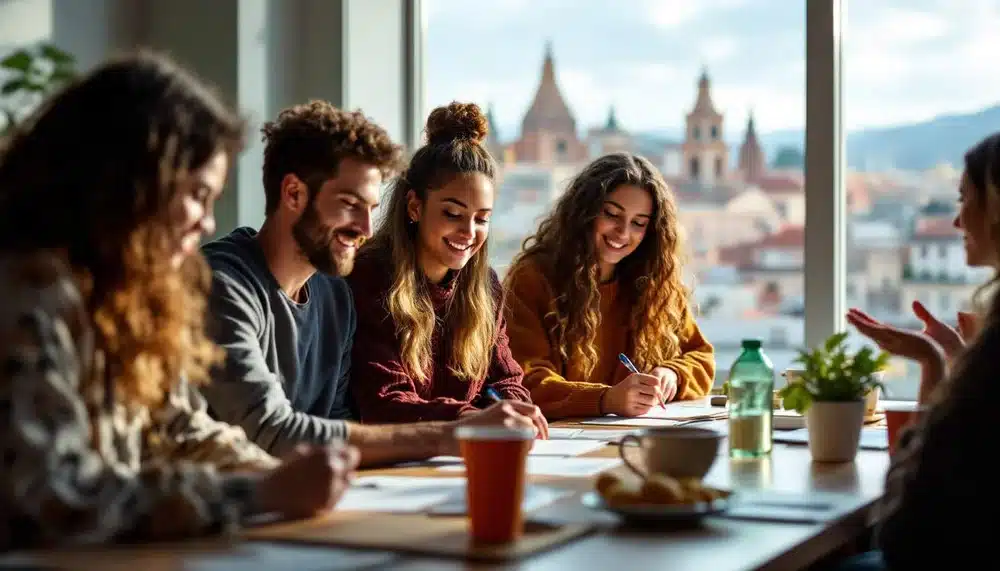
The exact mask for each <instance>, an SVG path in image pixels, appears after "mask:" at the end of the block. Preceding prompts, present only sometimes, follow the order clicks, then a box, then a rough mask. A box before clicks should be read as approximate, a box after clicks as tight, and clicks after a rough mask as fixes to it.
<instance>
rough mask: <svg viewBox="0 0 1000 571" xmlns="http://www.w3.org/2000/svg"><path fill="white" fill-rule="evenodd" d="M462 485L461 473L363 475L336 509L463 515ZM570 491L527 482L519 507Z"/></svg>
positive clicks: (526, 508)
mask: <svg viewBox="0 0 1000 571" xmlns="http://www.w3.org/2000/svg"><path fill="white" fill-rule="evenodd" d="M457 467H458V468H460V469H462V470H464V469H465V467H464V466H457ZM465 487H466V481H465V478H464V477H449V478H416V477H412V476H365V477H361V478H358V479H356V480H355V481H354V484H353V485H352V486H351V489H349V490H348V491H347V493H346V494H344V497H343V498H341V500H340V502H339V503H338V504H337V510H357V511H372V512H383V513H423V512H426V513H431V514H435V515H462V514H464V513H465V512H466V510H467V507H466V503H465ZM572 493H573V491H572V490H566V489H561V488H554V487H552V486H539V485H528V486H526V487H525V489H524V501H523V503H522V509H524V511H526V512H530V511H533V510H536V509H538V508H541V507H544V506H546V505H548V504H551V503H552V502H555V501H557V500H560V499H562V498H564V497H567V496H569V495H570V494H572Z"/></svg>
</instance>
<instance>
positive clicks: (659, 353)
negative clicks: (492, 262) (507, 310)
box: [507, 153, 688, 376]
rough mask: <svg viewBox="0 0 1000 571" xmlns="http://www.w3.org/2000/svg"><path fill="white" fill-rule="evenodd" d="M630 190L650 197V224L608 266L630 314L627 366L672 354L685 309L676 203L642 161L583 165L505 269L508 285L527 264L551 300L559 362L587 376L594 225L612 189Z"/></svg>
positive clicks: (594, 312) (595, 310)
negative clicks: (630, 353)
mask: <svg viewBox="0 0 1000 571" xmlns="http://www.w3.org/2000/svg"><path fill="white" fill-rule="evenodd" d="M622 185H635V186H638V187H641V188H643V189H645V190H646V191H647V192H649V194H650V196H651V197H652V199H653V213H652V219H651V221H650V223H649V225H648V227H647V228H648V229H647V231H646V235H645V237H644V238H643V240H642V242H641V243H640V244H639V246H638V248H636V250H635V252H633V253H632V254H630V255H629V256H628V257H626V258H625V259H624V260H622V261H621V262H620V263H619V264H618V266H617V267H616V268H615V276H616V279H617V281H618V291H619V296H622V297H620V300H621V302H622V303H624V304H626V307H628V308H630V315H629V322H628V323H629V324H630V331H631V333H630V335H631V339H630V341H631V345H632V347H633V351H634V355H635V358H634V361H635V363H636V365H637V366H638V367H639V369H640V370H650V369H651V368H653V367H655V366H657V365H659V364H662V363H664V362H666V361H667V360H668V359H670V358H673V357H675V356H676V355H677V353H678V351H679V349H680V341H679V339H678V336H677V329H678V327H679V325H680V324H681V323H682V321H683V319H684V317H685V313H686V312H687V311H688V289H687V287H685V285H684V283H683V281H682V261H681V236H680V232H679V227H678V223H677V205H676V204H675V202H674V197H673V193H672V192H671V191H670V188H669V187H668V186H667V183H666V181H665V180H663V176H662V175H661V174H660V173H659V171H657V170H656V168H655V167H654V166H653V165H652V163H650V162H649V161H648V160H646V159H644V158H642V157H640V156H637V155H632V154H629V153H614V154H610V155H606V156H603V157H601V158H599V159H596V160H595V161H593V162H591V163H590V164H589V165H587V166H586V167H584V169H583V171H582V172H580V174H579V175H577V176H576V177H575V178H574V179H573V180H572V181H571V182H570V184H569V187H568V188H567V189H566V191H565V192H564V193H563V195H562V196H561V197H560V198H559V200H558V202H556V205H555V207H554V208H553V210H552V212H551V213H550V214H549V215H548V217H546V218H545V219H544V220H543V221H542V223H541V224H540V225H539V226H538V230H537V231H536V232H535V234H534V235H533V236H530V237H529V238H528V239H527V240H525V242H524V247H523V250H522V251H521V253H520V254H519V255H518V256H517V258H515V260H514V262H513V263H512V264H511V268H510V270H509V271H508V273H507V279H508V281H509V280H510V279H511V278H512V277H513V276H515V275H516V274H517V273H518V268H519V266H521V265H522V264H534V265H535V267H537V268H538V269H539V270H540V271H541V272H542V273H543V274H544V275H545V276H546V279H547V281H548V283H549V285H550V286H551V288H552V291H553V295H554V297H555V302H554V307H552V308H551V311H550V313H549V314H548V315H547V316H546V320H549V321H550V322H551V323H553V326H552V329H551V331H550V332H549V333H550V335H551V336H552V337H553V339H554V340H555V341H556V343H557V344H558V347H559V354H560V356H561V357H562V359H563V361H564V362H567V363H574V364H575V366H576V367H578V368H579V370H580V371H581V372H582V373H583V374H584V376H590V375H591V374H592V373H593V370H594V368H595V367H596V366H597V361H598V351H597V348H596V347H595V346H594V339H595V337H596V334H597V330H598V328H599V327H600V325H601V315H600V303H601V300H600V293H599V292H598V288H599V287H600V270H599V268H598V259H597V251H596V244H595V239H594V223H595V221H596V219H597V218H598V217H599V216H600V215H601V213H602V209H603V208H604V202H605V200H607V197H608V195H609V194H611V193H612V192H613V191H614V190H615V189H616V188H618V187H620V186H622Z"/></svg>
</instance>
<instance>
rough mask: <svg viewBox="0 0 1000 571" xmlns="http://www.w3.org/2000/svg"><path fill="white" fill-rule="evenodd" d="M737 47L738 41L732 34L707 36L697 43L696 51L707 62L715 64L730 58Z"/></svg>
mask: <svg viewBox="0 0 1000 571" xmlns="http://www.w3.org/2000/svg"><path fill="white" fill-rule="evenodd" d="M738 49H739V43H738V42H737V41H736V38H734V37H732V36H720V37H715V38H708V39H706V40H705V41H703V42H701V43H700V44H699V45H698V53H700V54H701V57H702V59H703V60H704V61H705V62H706V63H708V64H717V63H721V62H724V61H727V60H729V59H730V58H732V57H733V56H734V55H735V54H736V52H737V50H738Z"/></svg>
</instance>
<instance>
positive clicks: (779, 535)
mask: <svg viewBox="0 0 1000 571" xmlns="http://www.w3.org/2000/svg"><path fill="white" fill-rule="evenodd" d="M706 424H707V423H706ZM558 425H562V426H567V423H559V424H558ZM574 427H575V428H578V427H580V425H575V426H574ZM587 428H588V429H593V430H600V429H599V428H596V427H587ZM619 429H620V428H619ZM590 455H591V456H594V455H596V456H605V457H608V456H613V455H617V447H616V446H610V445H609V446H606V447H604V448H601V449H600V450H597V451H595V452H593V453H591V454H590ZM887 467H888V454H887V453H886V452H884V451H868V450H861V451H860V452H859V454H858V457H857V459H856V460H855V461H854V462H853V463H848V464H816V463H813V462H812V460H811V458H810V456H809V451H808V448H807V447H805V446H795V445H784V444H777V443H776V444H775V448H774V451H773V453H772V457H771V458H770V459H768V460H763V461H749V462H742V461H731V460H729V459H728V456H727V454H726V449H725V445H723V447H722V449H721V450H720V457H719V459H718V460H717V462H716V463H715V465H714V466H713V468H712V471H711V472H710V473H709V475H708V476H707V478H706V480H707V482H708V483H709V484H711V485H715V486H719V487H726V488H735V489H740V490H760V489H768V490H777V491H787V492H796V493H802V492H809V491H819V492H841V493H846V494H850V495H851V496H852V498H851V499H850V503H851V505H850V507H849V509H848V512H847V515H846V516H845V517H843V518H840V519H839V520H837V521H836V522H833V523H825V524H786V523H775V522H755V521H739V520H729V519H721V518H720V519H713V520H711V521H710V522H708V523H706V524H705V525H704V526H703V527H701V528H697V529H692V530H686V531H669V532H665V531H642V530H633V529H628V528H624V527H620V526H608V527H603V528H601V529H599V530H598V531H597V532H595V533H593V534H591V535H589V536H586V537H584V538H582V539H579V540H577V541H574V542H572V543H569V544H567V545H565V546H562V547H559V548H556V549H554V550H552V551H550V552H547V553H541V554H538V555H536V556H534V557H531V558H528V559H526V560H523V561H520V562H518V563H515V564H510V565H506V566H500V565H486V564H481V563H474V562H466V561H460V560H447V559H439V558H429V557H415V556H396V555H393V554H389V553H365V552H357V551H348V550H342V549H334V548H325V547H312V546H299V545H291V544H272V543H267V542H251V543H243V544H236V545H226V544H220V543H218V542H215V543H212V542H209V543H207V544H204V545H206V547H197V548H194V547H186V548H183V549H173V548H166V549H165V548H164V546H150V547H145V548H138V551H136V548H132V550H131V551H118V550H108V549H104V550H97V551H88V552H84V553H81V554H79V555H78V554H76V553H75V552H62V553H59V554H54V555H49V556H46V557H43V560H44V561H45V562H47V563H49V564H55V565H56V566H58V567H59V568H63V569H70V568H81V569H93V568H102V569H112V568H124V567H126V566H128V565H129V564H131V567H130V568H131V569H135V567H136V564H140V561H142V562H143V563H141V564H140V566H141V567H142V568H143V569H142V571H153V569H157V570H159V569H177V570H180V569H199V570H201V569H209V568H211V569H213V570H214V569H218V570H221V569H233V570H234V571H235V570H237V569H238V570H240V571H244V570H246V571H253V570H256V569H271V568H274V562H275V561H277V560H287V561H288V562H289V563H290V567H289V568H302V569H307V568H313V567H312V566H311V565H305V564H303V565H301V566H299V565H296V564H295V561H302V562H310V563H311V562H312V561H314V560H315V559H316V557H317V556H320V555H321V554H324V555H326V556H327V557H329V559H327V561H330V562H331V563H334V562H336V561H337V560H338V559H341V560H342V561H343V558H350V557H359V559H357V560H355V561H354V562H355V563H356V565H353V567H370V566H375V567H377V568H380V569H382V568H385V569H405V570H420V569H428V570H431V569H433V570H459V569H476V570H478V569H488V568H489V569H493V568H509V569H524V570H532V571H549V570H552V571H555V570H558V569H614V568H616V567H621V566H622V564H623V562H627V568H629V569H658V568H670V569H711V570H713V571H730V570H732V571H736V570H746V569H802V568H804V567H807V566H808V565H810V564H812V563H815V562H817V561H819V560H821V559H822V558H824V557H825V556H827V555H829V554H831V553H833V552H835V551H837V550H838V549H840V548H841V547H843V546H845V545H847V544H849V543H850V542H852V541H853V540H855V539H856V538H858V537H859V536H860V535H861V534H862V533H864V532H865V530H866V529H867V527H868V523H869V508H870V505H871V503H872V502H873V501H874V500H875V499H876V498H878V497H879V495H880V494H881V493H882V486H883V480H884V476H885V471H886V469H887ZM622 469H624V468H622ZM373 473H382V474H397V475H410V476H419V475H425V476H429V475H431V474H433V475H434V476H436V477H442V476H445V475H447V473H444V472H438V471H433V469H432V468H427V467H408V468H393V469H387V470H379V471H375V472H373ZM459 477H461V475H460V474H459ZM532 480H533V481H538V482H550V483H557V484H559V485H562V486H567V487H572V488H574V489H578V490H585V489H589V488H590V487H591V486H592V482H591V479H589V478H575V479H565V478H533V479H532ZM573 510H582V512H579V514H580V517H586V515H587V514H586V513H584V512H586V508H584V507H583V506H581V505H580V504H579V500H578V499H577V498H573V499H569V500H565V501H562V502H559V503H557V504H554V505H553V506H550V507H548V508H545V509H543V510H542V511H540V512H538V513H539V515H540V516H542V517H549V516H551V517H557V518H572V517H574V511H573ZM372 517H378V515H373V516H372ZM188 545H192V544H188ZM199 545H202V544H199ZM206 550H207V552H208V553H209V554H211V561H212V563H213V564H212V565H211V566H206V565H207V563H208V562H209V558H210V556H209V555H206ZM234 553H235V554H237V556H227V557H224V558H222V559H220V558H219V556H220V555H221V554H234ZM241 553H242V555H239V554H241ZM136 558H138V559H136ZM286 558H287V559H286ZM3 561H4V558H0V563H2V562H3ZM147 562H148V563H147ZM153 562H155V564H153ZM345 563H346V561H345ZM77 565H79V566H77ZM316 568H317V569H323V567H316ZM326 568H327V569H329V568H330V566H327V567H326ZM337 568H338V569H339V568H343V567H340V566H337Z"/></svg>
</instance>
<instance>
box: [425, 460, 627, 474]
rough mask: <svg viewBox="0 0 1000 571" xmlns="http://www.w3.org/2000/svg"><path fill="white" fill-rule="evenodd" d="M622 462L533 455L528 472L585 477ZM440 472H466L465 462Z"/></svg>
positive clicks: (440, 468) (443, 468)
mask: <svg viewBox="0 0 1000 571" xmlns="http://www.w3.org/2000/svg"><path fill="white" fill-rule="evenodd" d="M619 464H621V460H620V459H618V458H563V457H559V456H531V457H529V458H528V474H529V475H531V476H564V477H570V478H573V477H584V476H593V475H595V474H599V473H601V472H603V471H605V470H610V469H611V468H614V467H616V466H618V465H619ZM438 471H440V472H464V471H465V465H464V464H451V465H448V466H441V467H439V468H438Z"/></svg>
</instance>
